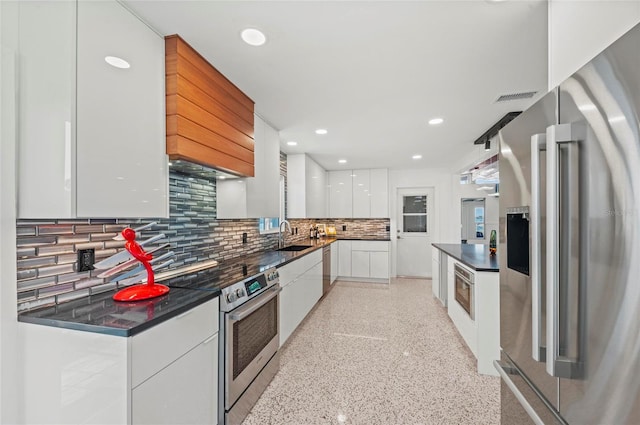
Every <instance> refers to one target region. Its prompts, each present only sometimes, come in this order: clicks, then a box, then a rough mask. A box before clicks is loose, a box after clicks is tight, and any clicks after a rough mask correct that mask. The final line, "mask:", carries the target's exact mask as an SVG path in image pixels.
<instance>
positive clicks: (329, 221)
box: [286, 218, 390, 243]
mask: <svg viewBox="0 0 640 425" xmlns="http://www.w3.org/2000/svg"><path fill="white" fill-rule="evenodd" d="M289 223H290V224H291V228H292V229H293V230H294V232H295V229H296V228H297V229H298V234H297V235H293V236H287V238H286V241H287V242H291V243H299V242H304V240H305V239H309V228H310V227H311V226H313V225H316V224H324V225H326V226H333V227H335V228H336V236H337V237H338V238H341V237H342V238H361V237H378V238H384V239H388V238H389V234H390V232H389V225H390V221H389V219H388V218H366V219H365V218H306V219H300V218H297V219H291V220H289ZM343 226H344V227H345V228H346V230H342V229H343Z"/></svg>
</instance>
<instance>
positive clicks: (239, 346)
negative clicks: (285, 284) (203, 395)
mask: <svg viewBox="0 0 640 425" xmlns="http://www.w3.org/2000/svg"><path fill="white" fill-rule="evenodd" d="M281 290H282V289H281V288H280V287H276V288H271V289H268V290H266V291H265V292H264V293H262V294H261V295H260V296H258V297H255V298H253V299H252V300H251V301H249V302H247V303H245V304H243V305H242V306H240V307H238V308H236V309H235V310H233V311H231V312H229V313H227V314H226V315H225V331H226V336H225V344H226V347H225V350H226V353H225V354H226V355H225V383H226V385H225V409H226V410H229V409H230V408H231V406H233V404H234V403H235V402H236V400H237V399H238V398H239V397H240V396H241V395H242V393H243V392H244V390H245V389H246V388H247V387H248V386H249V385H250V384H251V382H252V381H253V379H254V378H255V377H256V376H257V375H258V374H259V373H260V371H261V370H262V368H263V367H264V366H265V365H266V364H267V362H269V360H270V359H271V357H273V355H274V354H275V353H276V352H277V351H278V344H279V336H278V325H279V323H278V322H279V318H278V312H279V309H278V308H279V307H278V302H279V296H278V293H279V292H280V291H281Z"/></svg>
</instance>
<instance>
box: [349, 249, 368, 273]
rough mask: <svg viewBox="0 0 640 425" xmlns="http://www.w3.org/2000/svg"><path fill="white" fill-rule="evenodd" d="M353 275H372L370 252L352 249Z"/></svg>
mask: <svg viewBox="0 0 640 425" xmlns="http://www.w3.org/2000/svg"><path fill="white" fill-rule="evenodd" d="M351 277H370V276H369V252H367V251H351Z"/></svg>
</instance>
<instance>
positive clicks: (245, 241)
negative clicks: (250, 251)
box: [242, 233, 247, 244]
mask: <svg viewBox="0 0 640 425" xmlns="http://www.w3.org/2000/svg"><path fill="white" fill-rule="evenodd" d="M242 243H243V244H245V243H247V234H246V233H243V234H242Z"/></svg>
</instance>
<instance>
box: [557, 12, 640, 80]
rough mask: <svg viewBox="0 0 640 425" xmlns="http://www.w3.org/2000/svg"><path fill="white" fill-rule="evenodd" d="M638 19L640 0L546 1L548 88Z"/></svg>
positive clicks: (639, 20) (616, 37) (576, 68)
mask: <svg viewBox="0 0 640 425" xmlns="http://www.w3.org/2000/svg"><path fill="white" fill-rule="evenodd" d="M639 22H640V0H597V1H585V0H551V1H549V90H551V89H552V88H554V87H556V86H557V85H559V84H560V83H561V82H563V81H564V80H565V79H566V78H567V77H569V76H570V75H571V74H573V73H574V72H576V71H577V70H578V69H580V68H581V67H582V66H583V65H584V64H586V63H587V62H589V61H590V60H591V59H593V57H594V56H596V55H597V54H598V53H600V52H601V51H602V50H604V49H605V48H606V47H607V46H609V45H610V44H611V43H613V42H614V41H615V40H617V39H618V38H619V37H620V36H621V35H623V34H624V33H625V32H627V31H628V30H629V29H630V28H632V27H633V26H634V25H636V24H637V23H639Z"/></svg>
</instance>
